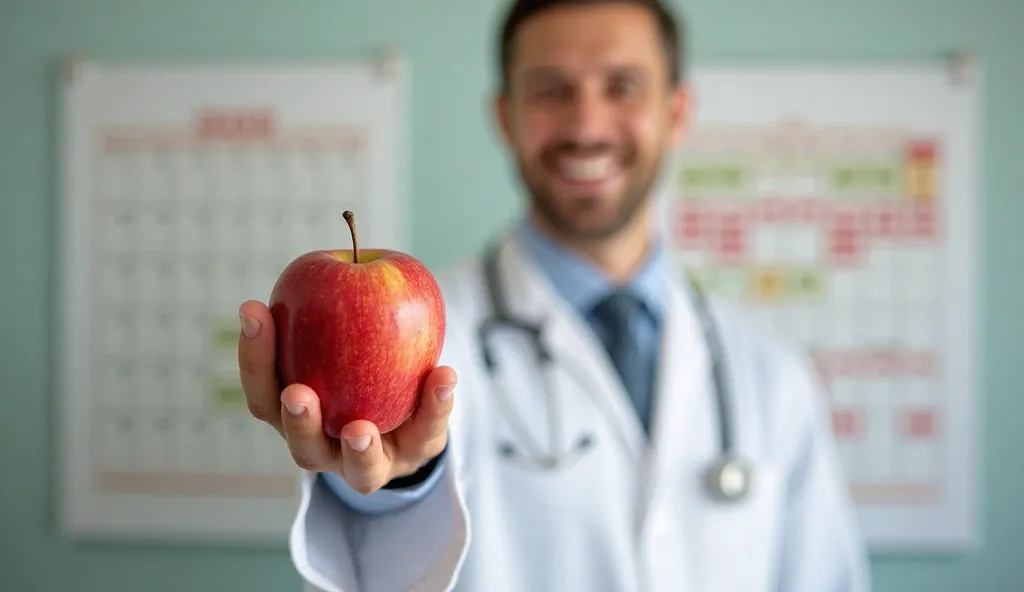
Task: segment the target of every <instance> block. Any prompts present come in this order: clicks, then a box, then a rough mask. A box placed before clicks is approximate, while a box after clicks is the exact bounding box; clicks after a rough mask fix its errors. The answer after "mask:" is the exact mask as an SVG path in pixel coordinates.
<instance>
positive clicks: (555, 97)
mask: <svg viewBox="0 0 1024 592" xmlns="http://www.w3.org/2000/svg"><path fill="white" fill-rule="evenodd" d="M571 92H572V89H571V88H570V87H569V86H568V85H565V84H558V83H548V84H539V85H537V86H536V87H535V88H534V89H533V92H532V93H531V95H532V96H533V98H534V99H536V100H539V101H545V102H548V101H562V100H565V99H567V98H568V97H569V96H570V94H571Z"/></svg>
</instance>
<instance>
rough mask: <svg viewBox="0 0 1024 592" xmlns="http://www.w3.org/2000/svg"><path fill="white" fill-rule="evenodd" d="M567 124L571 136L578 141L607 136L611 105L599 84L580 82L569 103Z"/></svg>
mask: <svg viewBox="0 0 1024 592" xmlns="http://www.w3.org/2000/svg"><path fill="white" fill-rule="evenodd" d="M567 119H568V125H569V128H570V131H571V136H572V137H573V138H574V139H575V140H576V141H577V142H580V143H583V144H585V143H588V142H597V141H601V140H604V139H606V138H607V136H608V133H609V127H610V126H611V122H612V105H611V102H610V101H609V100H608V97H607V96H606V95H605V93H604V92H603V89H602V88H601V86H599V85H598V84H595V83H587V84H582V85H580V86H579V87H578V88H577V91H576V93H574V96H573V100H572V101H571V103H570V105H569V117H568V118H567Z"/></svg>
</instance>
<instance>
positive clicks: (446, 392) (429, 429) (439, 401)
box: [392, 366, 458, 466]
mask: <svg viewBox="0 0 1024 592" xmlns="http://www.w3.org/2000/svg"><path fill="white" fill-rule="evenodd" d="M457 383H458V376H457V375H456V373H455V370H453V369H452V368H449V367H448V366H439V367H437V368H435V369H434V370H433V371H432V372H431V373H430V374H429V375H428V376H427V379H426V380H425V381H424V382H423V391H422V392H421V393H420V404H419V405H418V406H417V408H416V411H415V413H413V415H412V417H410V418H409V420H408V421H406V422H405V423H403V424H402V425H401V426H399V427H398V428H397V429H396V430H395V433H394V435H393V436H392V437H393V439H394V440H395V441H396V443H397V448H398V454H400V455H401V456H402V457H403V459H405V460H409V461H410V462H413V463H414V464H416V465H417V466H418V465H419V464H422V463H423V462H426V461H427V460H429V459H430V458H432V457H434V456H436V455H437V454H439V453H440V452H441V450H442V449H443V448H444V444H445V442H446V441H447V434H448V418H449V417H450V416H451V412H452V408H453V407H454V404H455V397H454V391H455V386H456V384H457Z"/></svg>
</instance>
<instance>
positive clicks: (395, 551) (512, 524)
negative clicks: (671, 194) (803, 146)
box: [239, 0, 869, 592]
mask: <svg viewBox="0 0 1024 592" xmlns="http://www.w3.org/2000/svg"><path fill="white" fill-rule="evenodd" d="M683 46H684V43H683V34H682V28H681V27H680V26H679V25H678V23H677V20H676V19H675V18H674V17H673V15H672V14H671V13H670V12H669V11H668V10H667V9H666V8H665V7H664V6H663V5H662V4H661V3H660V2H658V1H657V0H617V1H612V0H589V1H588V0H520V1H518V2H515V3H514V4H513V5H512V7H511V8H510V10H509V12H508V13H507V17H506V21H505V24H504V26H503V28H502V30H501V35H500V45H499V52H498V54H499V67H500V69H501V88H500V89H499V91H498V92H497V93H496V97H495V101H494V114H495V121H496V123H497V126H498V127H499V129H500V131H501V134H502V137H503V139H504V141H505V144H506V146H507V147H508V150H509V152H510V155H511V156H512V157H513V159H514V162H515V164H516V166H517V167H518V171H519V173H520V178H521V181H522V187H523V190H524V194H525V196H526V202H527V208H526V212H525V214H524V216H523V220H522V222H521V224H519V225H518V226H517V227H516V228H515V229H514V230H513V231H512V232H510V233H508V234H507V235H503V236H501V237H498V239H497V240H496V241H495V245H494V246H493V248H490V249H488V250H487V252H486V253H485V254H484V256H483V257H481V258H480V260H474V261H471V262H468V263H466V264H464V265H459V266H457V267H455V268H453V269H451V270H448V271H446V272H444V273H441V274H439V280H440V282H441V285H442V289H443V290H444V296H445V299H446V304H447V314H448V326H447V329H446V341H445V348H444V352H443V356H442V365H441V366H439V367H438V368H437V369H436V370H435V371H434V372H433V373H432V374H431V375H430V376H429V377H428V378H427V380H426V382H425V384H424V385H423V389H422V392H421V393H420V397H421V398H420V405H419V407H418V409H417V411H416V412H415V414H414V415H413V416H412V417H411V418H409V419H408V420H407V421H406V422H405V423H404V424H402V425H401V426H399V427H398V428H397V429H396V430H394V431H391V432H388V433H386V434H381V433H380V431H379V430H378V429H377V428H376V426H374V425H373V424H371V423H369V422H366V421H354V422H352V423H350V424H349V425H347V426H345V428H344V429H343V430H342V433H341V434H340V438H339V439H337V440H335V439H331V438H328V437H327V436H325V435H324V432H323V428H322V423H321V415H320V407H319V400H318V398H317V393H315V392H313V391H312V390H311V389H310V388H309V387H308V386H306V385H301V384H292V385H286V388H285V389H284V390H283V391H281V390H280V387H279V382H278V377H277V375H276V372H275V370H274V367H275V366H274V363H275V362H274V351H275V349H274V348H275V342H276V338H275V327H274V324H273V320H272V318H271V317H270V315H269V313H268V311H267V309H266V306H265V305H264V304H262V303H259V302H246V303H245V304H243V305H242V308H241V310H240V317H241V321H242V331H241V336H240V337H239V366H240V370H241V375H242V381H243V385H244V387H245V391H246V396H247V398H248V402H249V408H250V409H251V410H252V413H253V415H254V416H255V417H256V418H258V419H260V420H262V421H265V422H267V423H269V424H271V425H273V426H274V427H275V428H276V429H277V430H278V431H279V432H280V433H281V435H282V437H283V439H284V444H283V445H286V446H287V447H288V450H289V452H290V453H291V455H292V457H293V458H294V459H295V461H296V464H297V466H298V467H299V468H301V469H302V471H301V476H302V498H301V504H300V506H299V510H298V515H297V517H296V521H295V525H294V528H293V531H292V537H291V549H292V557H293V558H294V561H295V564H296V566H297V568H298V570H299V572H300V573H301V574H302V576H303V577H304V578H305V580H306V581H307V583H308V584H309V585H310V586H311V588H313V589H322V590H328V591H332V592H335V591H345V592H351V591H357V590H358V591H364V590H367V591H370V590H372V591H376V590H449V589H452V588H453V587H457V588H458V589H459V590H467V591H487V592H504V591H509V592H512V591H528V592H538V591H557V592H563V591H586V592H599V591H605V590H607V591H614V592H631V591H641V590H642V591H678V590H686V591H688V592H769V591H771V592H861V591H865V590H867V589H868V583H869V578H868V575H867V567H866V566H867V562H866V560H865V553H864V548H863V543H862V540H861V537H860V533H859V530H858V527H857V524H856V521H855V520H856V515H855V513H854V511H853V508H852V505H851V503H850V500H849V497H848V488H847V486H846V483H845V481H844V479H843V475H842V474H841V472H840V470H839V464H838V461H837V455H836V451H835V445H834V442H833V441H832V436H831V432H830V429H829V425H828V423H827V421H826V412H825V409H824V408H823V407H822V402H823V397H822V395H821V392H820V390H819V386H818V383H817V382H816V380H815V378H814V375H813V373H812V371H811V368H810V366H809V364H808V363H807V362H806V361H805V359H804V357H803V356H802V355H800V354H799V353H796V352H792V351H790V350H788V349H787V348H785V347H783V346H781V345H779V344H778V343H777V342H776V341H775V340H774V339H773V338H771V337H769V336H765V335H762V334H760V333H758V332H756V331H755V330H754V329H752V328H751V327H748V326H747V325H746V323H745V322H744V321H743V320H742V318H740V317H736V316H733V314H732V313H729V312H726V311H724V310H719V309H718V308H717V307H715V306H711V307H705V306H703V305H702V302H703V300H702V299H700V298H699V294H698V293H697V292H696V291H695V290H693V289H692V288H691V286H689V285H688V284H686V283H683V281H682V279H681V278H679V277H677V276H676V275H674V274H672V273H671V271H670V268H671V266H669V265H668V264H667V263H666V252H665V248H664V242H663V241H664V239H663V237H661V236H660V235H659V234H658V231H657V228H658V226H659V225H658V224H657V221H656V220H655V208H654V197H653V191H654V188H655V186H656V185H657V182H658V179H659V176H660V174H661V172H662V167H663V165H664V164H665V162H666V161H667V160H668V159H669V158H671V155H672V153H673V151H674V150H675V148H676V146H677V145H678V144H679V142H680V141H682V140H683V139H684V137H685V132H686V124H687V114H688V97H689V90H688V87H687V85H686V82H685V77H684V75H683V72H682V70H683V69H682V67H681V63H682V58H683V56H684V55H685V52H684V49H683ZM496 319H497V320H503V321H505V322H504V324H500V325H495V324H494V321H495V320H496ZM510 319H514V322H512V321H510ZM487 328H496V330H493V331H490V332H487V331H483V330H484V329H487ZM516 329H519V331H518V332H517V331H516ZM523 329H526V331H525V332H524V331H523ZM534 331H536V332H534ZM718 343H720V344H721V346H722V348H721V351H719V350H718V349H716V348H715V347H713V345H714V344H718ZM535 348H539V349H535ZM538 353H540V354H542V355H540V356H538ZM544 353H547V354H550V356H545V355H543V354H544ZM722 354H724V355H722ZM715 362H719V363H720V364H721V368H722V369H723V371H724V372H725V377H726V381H725V382H726V383H727V384H729V385H730V386H731V388H729V389H728V390H720V389H718V388H717V387H718V386H719V385H718V381H716V379H715V373H714V368H715V365H714V364H715ZM456 382H458V389H457V390H458V394H454V391H455V390H456V389H455V387H456ZM720 397H726V399H725V402H726V403H727V405H726V406H725V411H724V412H723V411H722V409H723V407H722V406H720V403H721V402H722V400H721V399H720ZM725 422H728V425H731V426H732V427H733V430H734V431H733V433H732V435H733V438H732V440H733V442H734V446H735V448H736V450H735V452H736V453H737V454H738V455H739V456H740V457H741V458H743V459H745V460H746V461H747V463H748V464H744V463H733V462H730V463H726V464H719V461H720V460H722V458H723V457H722V455H723V451H722V448H721V446H722V445H721V429H722V426H723V425H725Z"/></svg>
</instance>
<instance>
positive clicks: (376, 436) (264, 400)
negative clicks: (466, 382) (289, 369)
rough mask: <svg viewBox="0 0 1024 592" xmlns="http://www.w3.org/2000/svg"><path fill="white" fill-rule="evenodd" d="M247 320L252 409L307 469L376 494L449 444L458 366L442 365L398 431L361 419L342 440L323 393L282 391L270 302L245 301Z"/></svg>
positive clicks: (242, 356)
mask: <svg viewBox="0 0 1024 592" xmlns="http://www.w3.org/2000/svg"><path fill="white" fill-rule="evenodd" d="M239 318H240V320H241V323H242V328H241V332H240V334H239V338H238V368H239V373H240V375H241V379H242V388H243V389H244V390H245V398H246V402H247V403H248V405H249V412H250V413H251V414H252V415H253V417H255V418H256V419H258V420H260V421H263V422H265V423H268V424H270V425H271V426H273V427H274V429H276V430H277V431H278V433H279V434H281V436H282V437H283V438H284V439H285V441H286V442H287V443H288V450H289V451H290V452H291V455H292V458H293V459H294V460H295V463H296V464H297V465H298V466H299V467H301V468H303V469H306V470H309V471H317V472H333V473H337V474H339V475H341V476H342V477H343V478H344V479H345V481H346V482H347V483H348V484H349V485H350V486H351V487H352V488H353V489H355V490H356V491H359V492H362V493H364V494H369V493H372V492H374V491H377V490H378V489H380V488H381V487H383V486H384V485H386V484H387V483H388V481H391V480H392V479H395V478H397V477H404V476H406V475H411V474H412V473H414V472H416V469H418V468H419V467H421V466H422V465H424V464H425V463H427V462H428V461H430V459H432V458H433V457H435V456H437V455H438V454H440V453H441V451H442V450H444V447H445V445H446V444H447V442H448V417H449V415H450V414H451V410H452V400H453V397H452V391H453V390H454V388H455V383H456V380H457V376H456V374H455V371H454V370H453V369H451V368H448V367H446V366H439V367H438V368H435V369H434V371H433V372H432V373H431V374H430V376H428V377H427V380H426V382H425V384H424V389H423V392H422V393H421V394H420V397H421V399H420V405H419V407H418V408H417V410H416V413H415V414H413V416H412V417H410V418H409V419H408V420H406V422H405V423H403V424H402V425H401V426H399V427H398V428H396V429H395V430H393V431H391V432H389V433H387V434H384V435H383V436H382V435H381V434H380V432H379V431H378V430H377V426H375V425H374V424H373V423H371V422H369V421H353V422H351V423H349V424H348V425H346V426H344V428H343V429H342V430H341V440H340V441H339V440H334V439H332V438H328V437H327V436H326V435H325V434H324V431H323V426H322V424H321V421H322V420H321V415H320V399H319V398H318V397H317V394H316V393H315V392H313V390H312V389H310V388H309V387H307V386H304V385H301V384H292V385H288V386H287V388H285V389H284V391H283V392H282V391H281V383H280V379H279V377H278V374H277V365H276V361H275V355H276V345H277V343H276V333H275V327H274V319H273V317H272V316H271V315H270V310H269V309H268V308H267V306H266V305H265V304H263V303H261V302H258V301H254V300H250V301H248V302H246V303H244V304H242V307H241V308H240V309H239Z"/></svg>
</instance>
